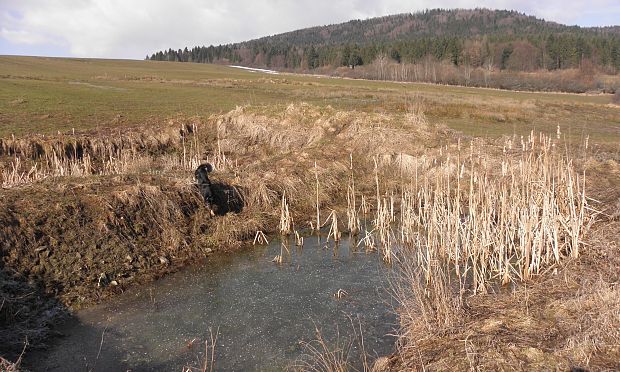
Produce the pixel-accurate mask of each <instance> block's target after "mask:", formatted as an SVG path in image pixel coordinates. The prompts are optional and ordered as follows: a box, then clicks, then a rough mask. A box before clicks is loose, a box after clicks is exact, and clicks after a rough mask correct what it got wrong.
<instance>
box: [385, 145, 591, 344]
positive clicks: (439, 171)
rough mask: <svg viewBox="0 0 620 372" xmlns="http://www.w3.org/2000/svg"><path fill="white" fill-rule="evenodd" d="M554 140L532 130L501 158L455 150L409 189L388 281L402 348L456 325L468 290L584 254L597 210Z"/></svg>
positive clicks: (581, 176) (474, 149)
mask: <svg viewBox="0 0 620 372" xmlns="http://www.w3.org/2000/svg"><path fill="white" fill-rule="evenodd" d="M558 141H559V140H557V139H552V138H551V137H548V136H546V135H544V134H540V135H538V136H536V135H534V133H532V134H530V136H529V138H527V139H522V140H521V143H520V148H518V149H516V148H515V147H516V146H515V143H516V142H517V141H516V140H515V139H512V140H509V141H507V143H506V145H505V147H504V149H503V151H502V154H501V155H499V156H495V157H494V156H488V155H486V154H488V153H490V152H491V151H492V150H491V149H485V148H484V147H478V146H475V145H474V144H473V143H472V145H471V146H470V148H469V151H467V150H465V151H461V149H460V146H459V150H458V153H457V154H452V156H450V155H447V156H446V157H445V159H444V160H442V161H441V162H438V163H437V164H436V165H434V166H429V167H427V168H425V169H423V170H422V172H421V173H420V174H421V176H420V178H419V179H418V180H417V181H416V182H410V183H409V184H407V185H406V186H403V192H402V199H401V205H400V206H401V211H400V212H401V213H400V216H401V221H400V230H401V231H400V234H399V235H400V242H399V243H400V249H399V251H398V253H397V254H396V255H395V258H396V261H397V262H398V265H397V272H398V274H397V275H395V278H394V280H393V281H392V282H393V287H394V292H395V294H396V297H397V299H398V301H399V302H400V310H399V311H400V315H401V322H402V326H403V335H402V336H403V338H404V339H405V342H403V343H402V344H403V345H407V344H408V341H411V340H414V342H413V344H415V340H416V339H419V338H423V337H424V336H423V335H422V333H420V332H421V330H424V331H425V332H428V331H432V330H438V329H445V328H446V327H448V328H449V327H453V326H455V325H456V324H458V322H459V319H460V314H461V312H462V310H463V304H464V295H465V294H467V293H471V294H476V293H486V292H488V291H490V290H494V288H496V287H497V286H499V285H507V284H510V283H518V282H522V281H527V280H529V279H531V278H532V277H533V276H536V275H540V274H542V273H544V272H545V270H547V269H549V268H551V267H552V266H554V265H557V264H559V263H560V262H561V261H562V260H563V259H566V258H577V257H579V256H580V254H581V249H582V247H583V240H584V235H585V234H586V232H587V231H588V228H589V227H590V226H591V224H592V223H593V221H594V218H595V216H596V211H595V210H593V209H592V208H591V207H590V206H589V204H588V201H589V199H588V198H587V196H586V191H585V180H586V174H585V172H578V171H577V169H576V167H575V163H574V160H573V159H572V158H570V157H569V156H568V155H567V154H566V153H563V152H562V150H560V149H558V147H559V142H558ZM416 184H417V186H416ZM382 203H383V204H384V203H385V202H382ZM385 209H386V208H385V207H381V208H380V210H379V211H378V215H381V214H386V211H385ZM420 327H421V328H420Z"/></svg>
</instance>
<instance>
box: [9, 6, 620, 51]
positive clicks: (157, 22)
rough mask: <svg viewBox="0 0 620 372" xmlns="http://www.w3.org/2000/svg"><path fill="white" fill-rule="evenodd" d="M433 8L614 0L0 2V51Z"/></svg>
mask: <svg viewBox="0 0 620 372" xmlns="http://www.w3.org/2000/svg"><path fill="white" fill-rule="evenodd" d="M437 7H441V8H456V7H458V8H473V7H489V8H499V9H516V10H519V11H522V12H525V13H527V14H533V15H536V16H538V17H543V18H545V19H547V20H554V21H558V22H561V23H568V24H574V23H578V22H584V23H586V24H587V25H592V24H593V22H596V20H597V18H598V19H601V20H610V19H620V9H619V8H620V7H619V6H618V4H617V1H616V0H591V1H589V2H588V3H584V2H582V1H578V0H572V1H568V0H564V1H561V0H547V1H546V2H542V3H541V2H539V1H537V0H536V1H535V0H525V1H517V0H496V1H490V0H483V1H470V0H419V1H416V2H415V4H412V2H411V1H410V0H383V1H379V0H348V1H347V0H313V1H289V0H262V1H259V0H174V1H168V0H132V1H127V0H74V1H62V0H47V1H46V0H2V4H0V24H1V25H2V27H1V28H0V39H4V40H5V41H6V42H5V43H0V46H2V48H3V49H0V53H11V50H4V49H10V45H13V46H16V49H18V48H17V46H23V45H31V46H36V45H40V46H41V48H42V50H43V49H44V48H45V49H46V50H48V49H49V48H50V46H54V45H56V46H58V48H59V50H60V48H62V49H63V50H66V51H67V53H68V54H69V55H71V56H81V57H107V58H143V57H144V56H145V55H146V54H147V53H148V54H150V53H152V52H154V51H156V50H160V49H167V48H169V47H173V48H179V47H183V46H193V45H209V44H216V45H217V44H225V43H231V42H236V41H243V40H248V39H252V38H257V37H260V36H265V35H272V34H276V33H281V32H286V31H291V30H294V29H298V28H303V27H310V26H316V25H324V24H330V23H338V22H343V21H347V20H350V19H356V18H360V19H364V18H369V17H375V16H381V15H387V14H394V13H403V12H414V11H418V10H423V9H426V8H437ZM610 12H611V13H610ZM614 12H615V13H614ZM610 14H612V16H611V17H610ZM7 45H8V46H7Z"/></svg>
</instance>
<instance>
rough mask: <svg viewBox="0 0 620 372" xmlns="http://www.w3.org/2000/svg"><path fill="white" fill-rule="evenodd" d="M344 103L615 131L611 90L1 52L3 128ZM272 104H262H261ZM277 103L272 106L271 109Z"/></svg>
mask: <svg viewBox="0 0 620 372" xmlns="http://www.w3.org/2000/svg"><path fill="white" fill-rule="evenodd" d="M301 101H304V102H308V103H312V104H315V105H319V106H326V105H330V106H332V107H334V108H337V109H341V110H360V111H366V112H390V113H393V112H402V113H404V112H406V111H407V110H410V109H411V107H413V106H416V105H419V106H421V107H422V108H423V109H424V111H425V112H426V113H427V116H428V117H429V118H430V119H431V121H435V122H442V123H445V124H447V125H448V126H450V127H451V128H453V129H456V130H459V131H463V132H464V133H466V134H470V135H476V136H498V135H502V134H513V133H516V134H526V133H529V131H530V130H532V129H537V130H543V131H547V132H555V130H556V126H557V125H558V124H560V125H561V126H562V127H563V128H564V129H563V131H564V132H565V133H567V134H568V132H570V134H571V135H572V136H575V137H577V136H579V137H581V136H582V135H583V134H584V133H587V134H589V135H590V136H591V138H592V140H593V141H600V142H616V141H619V140H620V110H619V109H618V108H617V107H613V106H611V105H609V102H610V101H611V96H608V95H598V96H586V95H574V94H550V93H531V92H510V91H500V90H491V89H479V88H466V87H451V86H439V85H430V84H403V83H391V82H379V81H364V80H350V79H331V78H324V77H314V76H303V75H268V74H262V73H254V72H248V71H243V70H239V69H235V68H230V67H226V66H217V65H204V64H190V63H170V62H153V61H128V60H96V59H60V58H35V57H12V56H0V136H1V137H5V136H8V135H11V134H15V135H25V134H30V133H43V134H46V133H55V132H56V131H67V130H71V129H72V128H75V129H76V130H88V129H93V128H97V127H103V126H105V127H110V126H111V127H114V126H141V125H150V124H152V123H155V122H157V121H161V120H165V119H166V118H169V117H174V116H176V115H179V114H180V115H185V116H193V115H198V116H201V117H208V116H209V115H212V114H218V113H223V112H227V111H229V110H231V109H233V108H235V107H236V106H240V105H255V106H260V107H263V108H269V107H274V108H280V107H282V106H286V105H288V104H290V103H294V102H301ZM267 111H268V110H267ZM273 112H277V110H276V109H274V110H273Z"/></svg>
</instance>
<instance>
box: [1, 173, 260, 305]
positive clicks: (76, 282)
mask: <svg viewBox="0 0 620 372" xmlns="http://www.w3.org/2000/svg"><path fill="white" fill-rule="evenodd" d="M228 219H231V220H232V219H237V218H236V217H235V216H230V217H228ZM0 221H1V222H0V244H1V245H0V252H2V260H3V264H4V265H5V266H6V267H10V268H12V269H13V270H15V271H17V272H19V273H21V275H23V277H24V278H27V279H28V280H29V281H32V282H34V283H37V285H39V286H41V288H43V289H44V290H45V292H46V293H48V294H49V295H52V296H54V297H55V298H58V299H59V300H60V301H61V302H62V303H63V304H65V305H67V306H70V307H81V306H84V305H87V304H89V303H92V302H96V301H99V300H101V299H102V298H105V297H107V296H109V295H110V294H113V293H118V292H120V291H122V290H123V289H124V288H126V287H127V286H129V285H132V284H134V283H141V282H145V281H149V280H152V279H153V278H157V277H159V276H161V275H162V274H164V273H166V272H170V271H173V270H175V268H178V267H181V266H183V265H184V263H185V262H186V261H188V260H195V259H197V258H202V257H205V255H208V254H211V253H212V252H215V251H218V250H221V249H224V246H222V245H220V244H219V243H220V242H219V241H218V236H217V233H218V232H219V233H220V235H223V232H222V231H218V223H217V222H216V218H212V217H211V216H210V212H209V210H208V209H207V208H206V207H205V205H204V202H203V201H202V200H201V198H200V195H198V193H197V192H196V190H195V188H194V187H193V185H192V184H179V182H176V181H171V180H169V179H167V178H163V177H155V176H153V177H146V176H126V177H123V176H117V177H97V178H94V179H88V180H79V182H78V180H75V181H74V182H71V181H69V182H62V183H55V182H52V181H49V182H47V181H46V182H42V183H39V184H36V185H31V186H30V187H27V188H21V189H15V190H6V191H5V192H3V208H2V210H0ZM230 222H231V223H232V221H230ZM254 222H255V224H253V223H252V222H247V221H246V222H244V223H241V222H240V221H238V220H237V221H235V223H236V224H237V225H238V228H237V229H236V230H234V231H231V232H230V233H231V234H232V235H231V236H230V237H228V238H229V240H244V239H247V238H249V237H250V236H251V232H252V231H255V230H256V229H257V228H261V227H262V226H261V221H256V220H254ZM244 227H245V229H244ZM220 230H221V229H220ZM222 238H224V237H222Z"/></svg>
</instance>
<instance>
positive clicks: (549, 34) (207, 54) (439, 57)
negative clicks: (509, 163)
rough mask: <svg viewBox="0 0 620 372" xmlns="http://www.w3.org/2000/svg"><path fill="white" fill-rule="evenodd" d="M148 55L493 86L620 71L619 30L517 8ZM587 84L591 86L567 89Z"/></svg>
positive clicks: (365, 23)
mask: <svg viewBox="0 0 620 372" xmlns="http://www.w3.org/2000/svg"><path fill="white" fill-rule="evenodd" d="M147 59H152V60H159V61H162V60H163V61H180V62H200V63H235V64H241V65H246V66H255V67H267V68H275V69H287V70H315V69H322V71H321V72H323V73H325V72H329V71H330V70H335V69H338V68H339V67H344V66H346V67H348V68H349V69H355V68H356V67H358V66H369V65H372V66H373V68H372V69H370V68H369V67H367V68H365V69H364V70H363V72H358V73H353V72H349V73H344V74H345V75H347V74H348V75H353V76H352V77H366V78H378V79H391V80H403V81H432V82H445V83H458V84H467V85H469V84H474V85H489V83H490V81H491V80H492V79H491V77H492V76H491V75H493V74H494V73H496V72H498V71H506V72H513V73H514V72H534V71H541V70H546V71H554V70H567V69H579V70H580V71H581V75H583V79H582V80H584V79H585V80H584V81H586V80H591V76H592V75H593V74H594V73H595V72H597V73H604V74H617V72H618V71H620V27H619V26H613V27H597V28H582V27H578V26H566V25H561V24H558V23H554V22H548V21H545V20H541V19H537V18H535V17H532V16H527V15H525V14H522V13H518V12H515V11H503V10H501V11H500V10H488V9H474V10H463V9H457V10H441V9H435V10H427V11H424V12H420V13H413V14H398V15H393V16H386V17H379V18H372V19H367V20H354V21H350V22H346V23H342V24H337V25H329V26H321V27H313V28H308V29H303V30H297V31H293V32H288V33H284V34H280V35H275V36H269V37H263V38H260V39H256V40H251V41H246V42H241V43H237V44H230V45H223V46H222V45H220V46H209V47H193V48H192V49H188V48H185V49H178V50H173V49H169V50H167V51H160V52H157V53H154V54H153V55H151V56H149V57H147ZM360 74H361V75H363V76H360ZM590 83H591V82H590ZM495 85H497V84H495ZM524 88H526V89H527V88H528V87H527V86H526V87H524ZM533 88H535V89H537V88H536V87H533ZM581 89H586V88H583V87H572V88H567V89H566V90H581Z"/></svg>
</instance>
